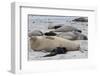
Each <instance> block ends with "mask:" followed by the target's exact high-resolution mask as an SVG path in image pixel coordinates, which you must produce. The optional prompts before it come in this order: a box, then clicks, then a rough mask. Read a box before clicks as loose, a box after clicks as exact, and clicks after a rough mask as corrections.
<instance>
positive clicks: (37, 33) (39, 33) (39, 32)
mask: <svg viewBox="0 0 100 76" xmlns="http://www.w3.org/2000/svg"><path fill="white" fill-rule="evenodd" d="M42 35H43V33H42V32H41V31H39V30H34V31H32V32H30V33H28V36H29V37H32V36H42Z"/></svg>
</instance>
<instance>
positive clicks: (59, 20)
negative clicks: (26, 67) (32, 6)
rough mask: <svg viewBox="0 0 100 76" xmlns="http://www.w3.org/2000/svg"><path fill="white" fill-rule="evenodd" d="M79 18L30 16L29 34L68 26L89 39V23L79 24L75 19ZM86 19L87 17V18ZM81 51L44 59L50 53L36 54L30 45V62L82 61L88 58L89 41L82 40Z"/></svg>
mask: <svg viewBox="0 0 100 76" xmlns="http://www.w3.org/2000/svg"><path fill="white" fill-rule="evenodd" d="M77 18H80V17H79V16H43V15H28V33H30V32H32V31H34V30H40V31H42V32H43V33H45V32H48V31H50V30H51V29H48V27H49V26H55V25H59V24H64V25H66V26H73V27H76V28H78V29H80V30H81V31H82V34H84V35H86V36H87V37H88V22H79V21H78V22H77V21H73V20H74V19H77ZM85 18H86V17H85ZM80 45H81V50H82V51H83V52H80V51H79V50H76V51H68V52H67V53H66V54H57V55H56V56H52V57H43V56H44V55H47V54H49V52H47V53H44V52H36V51H34V50H32V49H31V48H30V44H29V45H28V60H56V59H57V60H58V59H80V58H88V40H80Z"/></svg>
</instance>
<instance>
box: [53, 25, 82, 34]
mask: <svg viewBox="0 0 100 76" xmlns="http://www.w3.org/2000/svg"><path fill="white" fill-rule="evenodd" d="M54 31H55V32H70V31H77V32H80V33H81V32H82V31H81V30H79V29H77V28H75V27H73V26H62V27H60V28H57V29H55V30H54Z"/></svg>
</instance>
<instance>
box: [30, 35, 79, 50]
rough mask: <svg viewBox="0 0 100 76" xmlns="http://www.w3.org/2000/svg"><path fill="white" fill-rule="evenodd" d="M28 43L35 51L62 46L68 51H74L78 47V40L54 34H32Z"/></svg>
mask: <svg viewBox="0 0 100 76" xmlns="http://www.w3.org/2000/svg"><path fill="white" fill-rule="evenodd" d="M30 45H31V49H33V50H35V51H41V50H51V49H55V48H57V47H64V48H65V49H67V50H68V51H74V50H78V49H79V48H80V41H78V40H77V41H76V40H75V41H71V40H68V39H64V38H61V37H56V36H32V37H31V38H30Z"/></svg>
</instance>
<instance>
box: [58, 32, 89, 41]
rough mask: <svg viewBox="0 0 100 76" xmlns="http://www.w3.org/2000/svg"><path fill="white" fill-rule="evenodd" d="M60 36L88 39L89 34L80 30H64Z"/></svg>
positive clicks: (70, 38)
mask: <svg viewBox="0 0 100 76" xmlns="http://www.w3.org/2000/svg"><path fill="white" fill-rule="evenodd" d="M57 36H58V37H62V38H65V39H69V40H87V39H88V38H87V36H85V35H84V34H82V33H79V32H75V31H72V32H63V33H60V34H58V35H57Z"/></svg>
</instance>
